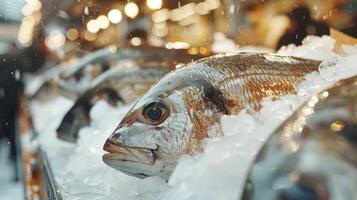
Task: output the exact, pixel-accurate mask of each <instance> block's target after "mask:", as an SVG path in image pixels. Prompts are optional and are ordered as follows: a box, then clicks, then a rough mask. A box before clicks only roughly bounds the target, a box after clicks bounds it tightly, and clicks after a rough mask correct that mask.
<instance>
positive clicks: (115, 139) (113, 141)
mask: <svg viewBox="0 0 357 200" xmlns="http://www.w3.org/2000/svg"><path fill="white" fill-rule="evenodd" d="M115 147H124V144H123V141H122V140H121V139H120V134H119V133H114V134H112V135H111V136H110V137H109V138H108V139H107V141H105V143H104V147H103V150H104V151H107V152H109V153H115V152H116V151H114V152H113V150H115V149H116V148H115Z"/></svg>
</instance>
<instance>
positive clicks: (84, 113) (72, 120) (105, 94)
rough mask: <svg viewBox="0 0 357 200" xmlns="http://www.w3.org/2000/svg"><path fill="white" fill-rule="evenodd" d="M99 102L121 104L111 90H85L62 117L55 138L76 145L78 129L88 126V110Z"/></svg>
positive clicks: (98, 88) (107, 88)
mask: <svg viewBox="0 0 357 200" xmlns="http://www.w3.org/2000/svg"><path fill="white" fill-rule="evenodd" d="M99 100H105V101H107V102H108V103H109V104H111V105H113V106H115V105H117V104H119V103H122V102H123V100H122V98H121V97H120V96H119V94H117V92H116V91H115V90H114V89H113V88H110V87H103V86H98V87H95V88H93V89H89V90H87V91H86V92H85V93H83V94H82V95H81V96H80V97H79V98H78V99H77V101H76V102H75V103H74V105H73V106H72V107H71V109H70V110H69V111H68V112H67V113H66V114H65V116H64V117H63V119H62V122H61V124H60V125H59V126H58V128H57V130H56V132H57V137H58V138H59V139H61V140H63V141H66V142H71V143H76V142H77V140H78V138H79V131H80V129H81V128H83V127H86V126H88V125H90V123H91V119H90V110H91V109H92V107H93V106H94V104H95V103H96V102H98V101H99Z"/></svg>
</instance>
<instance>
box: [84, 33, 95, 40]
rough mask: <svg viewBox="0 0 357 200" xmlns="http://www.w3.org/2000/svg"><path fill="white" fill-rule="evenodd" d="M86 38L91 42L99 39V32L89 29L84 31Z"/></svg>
mask: <svg viewBox="0 0 357 200" xmlns="http://www.w3.org/2000/svg"><path fill="white" fill-rule="evenodd" d="M84 38H85V39H86V40H88V41H90V42H92V41H94V40H95V39H97V34H96V33H91V32H89V31H86V32H85V33H84Z"/></svg>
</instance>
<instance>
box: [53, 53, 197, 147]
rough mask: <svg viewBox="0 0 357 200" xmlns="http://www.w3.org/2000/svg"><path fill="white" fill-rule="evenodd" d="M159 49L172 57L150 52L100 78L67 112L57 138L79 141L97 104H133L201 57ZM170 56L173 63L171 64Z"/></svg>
mask: <svg viewBox="0 0 357 200" xmlns="http://www.w3.org/2000/svg"><path fill="white" fill-rule="evenodd" d="M155 49H156V50H158V49H160V51H159V53H158V54H157V55H160V54H164V52H167V55H168V56H166V57H165V58H160V57H155V58H154V57H152V56H153V55H154V54H153V52H150V53H147V54H145V55H147V56H148V57H146V56H144V57H143V58H141V59H139V60H135V61H128V62H121V65H120V66H117V67H115V68H112V69H110V70H108V71H106V72H104V73H103V74H101V75H100V76H98V77H97V78H96V79H95V80H94V81H93V83H92V84H91V86H90V87H89V89H88V90H87V91H86V92H84V93H83V94H82V95H81V96H80V97H79V98H78V99H77V101H76V102H75V104H74V105H73V106H72V108H71V109H70V110H69V111H68V112H67V113H66V115H65V116H64V118H63V120H62V122H61V124H60V125H59V127H58V128H57V137H58V138H60V139H62V140H65V141H68V142H76V141H77V139H78V132H79V130H80V129H81V128H83V127H85V126H88V125H89V124H90V117H89V112H90V110H91V108H92V107H93V105H94V104H95V103H96V102H98V101H99V100H106V101H107V102H108V103H110V104H111V105H117V104H118V103H123V104H126V105H127V104H130V103H132V102H134V100H136V99H137V98H139V97H140V96H142V95H143V94H144V93H145V92H146V91H147V90H148V89H149V88H150V87H151V86H152V85H153V84H155V83H156V82H157V81H158V80H159V79H160V78H161V77H162V76H163V75H165V74H166V73H168V72H169V71H171V70H173V69H174V68H175V67H176V65H177V64H180V63H186V62H191V61H192V60H194V59H197V58H200V57H201V56H191V55H186V56H183V55H182V53H183V52H182V51H181V50H167V49H161V48H151V50H155ZM133 52H134V51H132V53H133ZM174 52H176V53H177V54H176V55H177V57H174V55H175V54H174ZM137 53H138V52H137ZM140 55H141V54H140ZM138 56H139V55H138ZM162 56H163V55H162ZM151 57H152V58H151ZM167 57H169V58H171V60H170V61H167V60H166V59H167Z"/></svg>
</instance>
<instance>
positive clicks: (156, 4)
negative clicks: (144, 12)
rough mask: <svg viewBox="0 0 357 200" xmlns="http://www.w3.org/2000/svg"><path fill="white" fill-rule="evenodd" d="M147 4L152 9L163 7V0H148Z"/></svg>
mask: <svg viewBox="0 0 357 200" xmlns="http://www.w3.org/2000/svg"><path fill="white" fill-rule="evenodd" d="M146 5H147V6H148V7H149V8H150V9H152V10H157V9H160V8H161V6H162V0H146Z"/></svg>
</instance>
